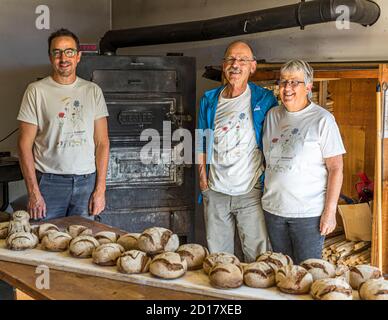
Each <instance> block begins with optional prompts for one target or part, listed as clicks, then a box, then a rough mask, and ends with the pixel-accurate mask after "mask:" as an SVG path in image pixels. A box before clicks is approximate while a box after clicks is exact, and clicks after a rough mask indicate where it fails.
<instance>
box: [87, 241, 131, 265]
mask: <svg viewBox="0 0 388 320" xmlns="http://www.w3.org/2000/svg"><path fill="white" fill-rule="evenodd" d="M123 252H124V248H123V247H122V246H121V245H119V244H118V243H105V244H102V245H100V246H98V247H97V248H96V249H95V250H94V251H93V253H92V257H93V262H94V263H95V264H98V265H100V266H114V265H116V262H117V259H118V258H119V257H120V256H121V254H122V253H123Z"/></svg>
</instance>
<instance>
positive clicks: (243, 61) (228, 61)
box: [224, 57, 256, 66]
mask: <svg viewBox="0 0 388 320" xmlns="http://www.w3.org/2000/svg"><path fill="white" fill-rule="evenodd" d="M252 61H256V60H255V59H249V58H233V57H227V58H224V62H225V63H226V64H228V65H232V64H234V62H237V63H238V64H239V65H242V66H245V65H247V64H248V63H250V62H252Z"/></svg>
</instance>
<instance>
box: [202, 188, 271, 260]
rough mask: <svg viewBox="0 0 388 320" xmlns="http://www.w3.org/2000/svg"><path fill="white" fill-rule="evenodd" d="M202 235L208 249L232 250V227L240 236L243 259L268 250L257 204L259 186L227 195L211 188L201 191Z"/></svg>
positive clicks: (265, 233)
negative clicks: (204, 235) (240, 192)
mask: <svg viewBox="0 0 388 320" xmlns="http://www.w3.org/2000/svg"><path fill="white" fill-rule="evenodd" d="M202 194H203V203H204V215H205V217H204V218H205V227H206V239H207V244H208V248H209V251H210V253H214V252H228V253H232V254H234V235H235V227H236V225H237V231H238V234H239V237H240V240H241V247H242V251H243V253H244V258H245V262H253V261H255V260H256V257H257V256H258V255H259V254H261V253H263V252H265V251H267V250H269V239H268V233H267V229H266V225H265V220H264V215H263V209H262V207H261V196H262V191H261V188H260V187H258V185H257V186H255V187H254V188H253V189H252V191H250V192H249V193H247V194H244V195H240V196H230V195H227V194H223V193H219V192H216V191H213V190H211V189H207V190H205V191H203V192H202Z"/></svg>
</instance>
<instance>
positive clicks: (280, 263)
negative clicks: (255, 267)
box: [256, 251, 293, 272]
mask: <svg viewBox="0 0 388 320" xmlns="http://www.w3.org/2000/svg"><path fill="white" fill-rule="evenodd" d="M256 261H257V262H266V263H267V264H268V265H269V266H270V267H272V269H274V270H275V272H276V271H277V270H278V269H279V268H281V267H284V266H288V265H290V266H292V265H293V262H292V259H291V258H290V257H289V256H288V255H286V254H283V253H278V252H272V251H267V252H265V253H263V254H261V255H259V256H258V257H257V259H256Z"/></svg>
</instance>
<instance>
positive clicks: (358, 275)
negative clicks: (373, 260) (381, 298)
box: [349, 264, 382, 290]
mask: <svg viewBox="0 0 388 320" xmlns="http://www.w3.org/2000/svg"><path fill="white" fill-rule="evenodd" d="M381 277H382V274H381V271H380V269H379V268H376V267H372V266H369V265H366V264H361V265H358V266H354V267H351V268H350V274H349V280H350V281H349V282H350V285H351V286H352V288H353V289H355V290H358V288H359V287H360V285H361V284H362V283H363V282H365V281H367V280H369V279H380V278H381Z"/></svg>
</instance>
